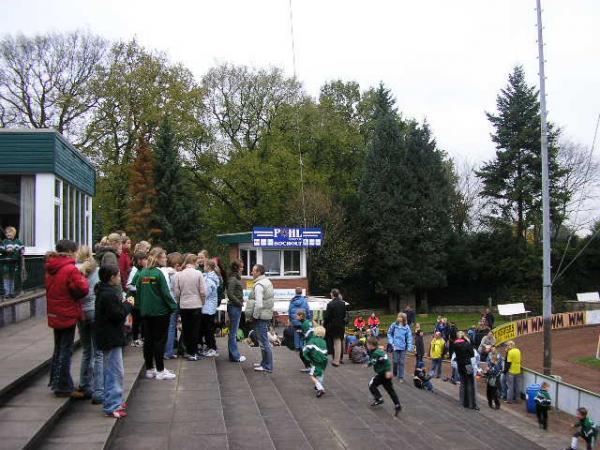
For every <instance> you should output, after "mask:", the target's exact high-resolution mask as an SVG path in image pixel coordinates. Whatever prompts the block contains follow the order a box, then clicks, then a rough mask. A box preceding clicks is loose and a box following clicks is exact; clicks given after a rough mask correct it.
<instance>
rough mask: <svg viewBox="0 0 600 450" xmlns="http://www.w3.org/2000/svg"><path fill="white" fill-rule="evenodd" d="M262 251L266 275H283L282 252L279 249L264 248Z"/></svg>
mask: <svg viewBox="0 0 600 450" xmlns="http://www.w3.org/2000/svg"><path fill="white" fill-rule="evenodd" d="M262 253H263V266H265V275H266V276H268V277H278V276H279V275H281V252H280V251H279V250H263V252H262Z"/></svg>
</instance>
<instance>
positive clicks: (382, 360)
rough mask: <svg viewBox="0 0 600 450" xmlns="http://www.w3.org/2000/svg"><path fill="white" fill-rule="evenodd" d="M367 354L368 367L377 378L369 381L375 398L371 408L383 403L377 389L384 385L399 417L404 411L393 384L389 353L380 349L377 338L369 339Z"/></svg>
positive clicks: (370, 389) (395, 413)
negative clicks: (371, 368)
mask: <svg viewBox="0 0 600 450" xmlns="http://www.w3.org/2000/svg"><path fill="white" fill-rule="evenodd" d="M367 352H368V354H369V362H368V364H367V365H366V366H368V367H373V370H374V371H375V376H374V377H373V378H371V381H369V391H371V394H372V395H373V398H374V400H373V403H371V406H378V405H381V404H382V403H383V397H382V396H381V393H380V392H379V389H377V387H378V386H380V385H383V388H384V389H385V390H386V391H387V393H388V394H389V395H390V398H391V399H392V401H393V402H394V415H395V416H397V415H398V413H399V412H400V411H401V410H402V406H401V405H400V400H398V395H397V394H396V391H395V390H394V384H393V382H392V379H393V376H394V375H393V373H392V364H391V363H390V359H389V358H388V355H387V353H386V352H385V351H383V350H382V349H380V348H379V341H377V338H376V337H375V336H371V337H370V338H369V339H367Z"/></svg>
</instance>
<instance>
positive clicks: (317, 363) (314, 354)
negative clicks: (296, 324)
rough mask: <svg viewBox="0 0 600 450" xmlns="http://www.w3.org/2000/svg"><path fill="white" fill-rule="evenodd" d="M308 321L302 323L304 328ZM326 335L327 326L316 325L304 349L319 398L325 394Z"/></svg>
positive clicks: (303, 353)
mask: <svg viewBox="0 0 600 450" xmlns="http://www.w3.org/2000/svg"><path fill="white" fill-rule="evenodd" d="M306 322H308V320H305V321H304V322H303V323H302V328H304V323H306ZM324 337H325V328H323V327H322V326H318V327H315V329H314V331H313V332H312V333H311V335H310V337H309V339H308V340H307V341H306V344H305V345H304V348H303V349H302V356H303V357H304V359H305V360H306V361H308V362H309V364H310V371H309V372H308V374H309V375H310V379H311V380H312V382H313V383H314V385H315V389H316V391H317V398H319V397H321V396H323V394H325V388H324V387H323V376H325V369H326V368H327V344H326V343H325V339H323V338H324Z"/></svg>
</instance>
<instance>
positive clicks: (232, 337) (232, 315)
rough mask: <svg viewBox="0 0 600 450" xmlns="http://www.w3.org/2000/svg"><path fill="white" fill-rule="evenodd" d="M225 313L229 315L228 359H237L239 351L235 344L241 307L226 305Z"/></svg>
mask: <svg viewBox="0 0 600 450" xmlns="http://www.w3.org/2000/svg"><path fill="white" fill-rule="evenodd" d="M227 315H229V337H228V341H227V343H228V346H229V361H239V359H240V351H239V350H238V345H237V331H238V328H239V326H240V317H241V316H242V308H240V307H239V306H233V305H227Z"/></svg>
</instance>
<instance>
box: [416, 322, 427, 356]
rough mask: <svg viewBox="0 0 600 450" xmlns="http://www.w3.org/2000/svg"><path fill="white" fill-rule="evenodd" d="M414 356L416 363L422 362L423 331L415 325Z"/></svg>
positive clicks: (423, 348) (423, 350) (423, 349)
mask: <svg viewBox="0 0 600 450" xmlns="http://www.w3.org/2000/svg"><path fill="white" fill-rule="evenodd" d="M415 356H416V358H417V361H416V362H417V363H420V362H423V357H424V356H425V343H424V342H423V330H421V327H420V325H419V324H416V325H415Z"/></svg>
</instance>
